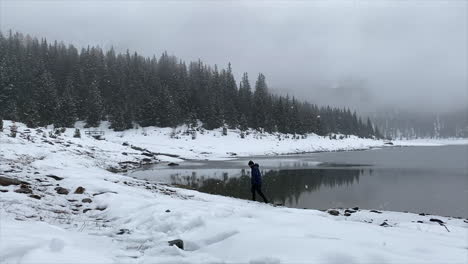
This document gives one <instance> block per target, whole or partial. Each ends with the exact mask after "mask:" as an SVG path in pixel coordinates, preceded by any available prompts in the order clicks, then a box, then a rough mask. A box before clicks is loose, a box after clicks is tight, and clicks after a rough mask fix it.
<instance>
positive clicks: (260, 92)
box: [253, 73, 269, 128]
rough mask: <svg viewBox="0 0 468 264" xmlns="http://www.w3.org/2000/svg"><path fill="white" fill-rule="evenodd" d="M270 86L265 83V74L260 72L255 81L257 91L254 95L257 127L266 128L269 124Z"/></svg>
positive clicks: (255, 123)
mask: <svg viewBox="0 0 468 264" xmlns="http://www.w3.org/2000/svg"><path fill="white" fill-rule="evenodd" d="M268 99H269V95H268V88H267V85H266V83H265V75H263V74H261V73H260V74H259V75H258V79H257V82H256V83H255V92H254V95H253V112H254V114H255V116H254V126H255V128H265V127H266V126H267V125H268V124H267V122H268V121H267V111H268V103H269V102H268V101H269V100H268Z"/></svg>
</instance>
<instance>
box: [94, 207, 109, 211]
mask: <svg viewBox="0 0 468 264" xmlns="http://www.w3.org/2000/svg"><path fill="white" fill-rule="evenodd" d="M94 209H96V210H99V211H104V210H106V209H107V207H105V206H98V207H96V208H94Z"/></svg>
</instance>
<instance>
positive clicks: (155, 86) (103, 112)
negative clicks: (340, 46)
mask: <svg viewBox="0 0 468 264" xmlns="http://www.w3.org/2000/svg"><path fill="white" fill-rule="evenodd" d="M0 69H1V70H0V119H2V118H3V119H10V120H16V121H20V122H24V123H26V124H27V125H28V126H29V127H37V126H44V125H48V124H54V125H55V126H56V127H71V126H73V125H74V122H75V121H77V120H84V121H86V124H87V126H90V127H94V126H98V125H99V123H100V121H101V120H109V121H110V123H111V128H113V129H115V130H124V129H127V128H131V127H132V126H133V124H135V123H136V124H139V125H140V126H152V125H154V126H160V127H168V126H169V127H173V126H176V125H180V124H195V123H196V122H197V120H200V121H201V122H203V125H204V127H205V128H207V129H213V128H218V127H221V126H224V125H227V126H229V127H230V128H240V129H242V130H246V129H247V128H254V129H259V130H264V131H267V132H275V131H278V132H282V133H297V134H304V133H308V132H314V133H317V134H320V135H326V134H328V133H331V132H334V133H342V134H346V135H350V134H354V135H358V136H360V137H373V136H375V137H380V133H379V131H378V130H377V129H374V128H373V127H374V126H373V124H372V123H371V121H370V120H369V119H367V120H365V121H362V120H361V118H360V117H358V116H357V115H356V113H355V112H354V113H352V112H351V111H350V110H349V109H339V108H332V107H328V106H327V107H318V106H317V105H314V104H310V103H307V102H302V101H299V100H297V99H295V98H290V97H289V96H278V95H273V94H271V93H270V92H269V91H268V88H267V84H266V81H265V76H264V75H263V74H259V75H258V78H257V80H256V82H255V84H254V85H253V87H252V85H251V84H250V81H249V77H248V75H247V73H244V75H243V77H242V80H241V81H240V83H239V84H237V82H236V80H235V79H234V76H233V73H232V69H231V65H230V64H229V65H228V66H227V68H226V69H219V68H218V67H217V66H214V67H210V66H207V65H205V64H204V63H203V62H201V61H200V60H199V61H197V62H191V63H189V64H188V65H187V64H186V63H185V62H183V61H180V60H178V59H177V58H176V57H174V56H169V55H168V54H167V53H166V52H164V53H163V54H162V55H161V57H160V58H156V57H155V56H153V57H151V58H148V57H143V56H140V55H138V54H137V53H130V52H129V51H127V52H126V53H123V54H121V53H119V54H117V53H116V52H115V51H114V49H112V48H111V49H109V50H108V51H105V52H104V51H103V50H102V49H100V48H99V47H89V46H88V47H87V48H83V49H81V51H79V50H78V49H77V48H75V47H74V46H72V45H68V46H66V45H65V44H63V43H58V42H54V43H48V42H47V41H46V40H45V39H42V40H38V39H37V38H31V37H29V36H23V35H22V34H19V33H15V34H13V33H12V32H11V31H10V32H9V34H8V36H5V35H2V34H1V33H0Z"/></svg>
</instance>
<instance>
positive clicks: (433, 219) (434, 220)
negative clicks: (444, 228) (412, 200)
mask: <svg viewBox="0 0 468 264" xmlns="http://www.w3.org/2000/svg"><path fill="white" fill-rule="evenodd" d="M429 221H431V222H436V223H439V224H441V225H443V224H444V221H442V220H440V219H437V218H431V219H430V220H429Z"/></svg>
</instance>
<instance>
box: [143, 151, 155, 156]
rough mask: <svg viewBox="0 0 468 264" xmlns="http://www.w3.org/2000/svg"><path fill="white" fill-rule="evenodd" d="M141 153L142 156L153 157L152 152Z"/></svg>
mask: <svg viewBox="0 0 468 264" xmlns="http://www.w3.org/2000/svg"><path fill="white" fill-rule="evenodd" d="M141 155H144V156H147V157H153V156H154V154H153V153H149V152H143V153H141Z"/></svg>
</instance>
